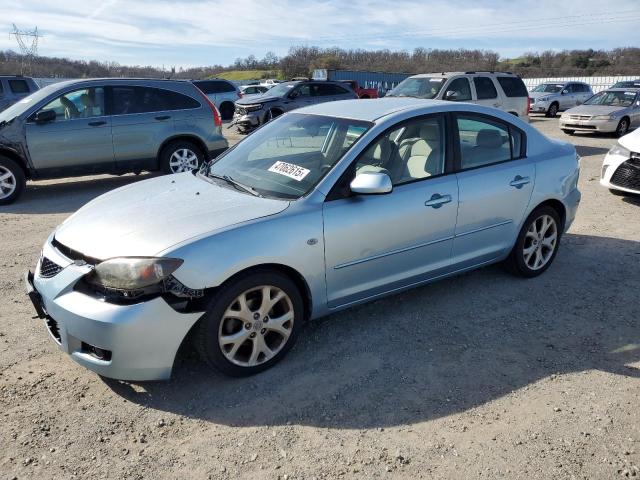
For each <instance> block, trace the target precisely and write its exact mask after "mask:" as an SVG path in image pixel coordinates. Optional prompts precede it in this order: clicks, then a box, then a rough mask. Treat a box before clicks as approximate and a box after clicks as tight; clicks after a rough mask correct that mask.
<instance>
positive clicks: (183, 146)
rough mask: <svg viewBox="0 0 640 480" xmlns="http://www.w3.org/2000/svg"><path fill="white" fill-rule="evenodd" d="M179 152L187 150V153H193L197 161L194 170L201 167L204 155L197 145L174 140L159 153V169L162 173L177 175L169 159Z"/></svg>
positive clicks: (187, 141) (186, 141)
mask: <svg viewBox="0 0 640 480" xmlns="http://www.w3.org/2000/svg"><path fill="white" fill-rule="evenodd" d="M181 150H187V151H189V152H193V154H194V155H195V157H196V159H197V166H195V167H194V169H195V168H199V167H200V166H201V165H202V162H204V161H205V155H204V153H203V152H202V150H201V149H200V147H198V145H196V144H195V143H193V142H190V141H189V140H175V141H173V142H170V143H169V144H168V145H166V146H165V147H164V148H163V149H162V152H161V153H160V169H161V170H162V171H163V172H164V173H178V171H174V170H175V167H172V165H171V161H172V159H171V157H172V156H173V154H174V153H176V152H180V151H181ZM188 170H189V169H187V170H180V171H185V172H186V171H188Z"/></svg>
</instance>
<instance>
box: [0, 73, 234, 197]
mask: <svg viewBox="0 0 640 480" xmlns="http://www.w3.org/2000/svg"><path fill="white" fill-rule="evenodd" d="M221 125H222V120H221V119H220V114H219V113H218V110H217V109H216V107H215V106H214V105H213V103H211V101H210V100H209V99H208V98H207V97H206V96H205V95H204V94H203V93H202V92H201V91H200V90H198V89H197V88H196V87H195V86H194V85H193V84H192V83H191V82H188V81H180V80H149V79H139V80H138V79H113V78H111V79H92V80H74V81H69V82H61V83H56V84H53V85H50V86H48V87H44V88H43V89H41V90H38V91H37V92H36V93H34V94H32V95H30V96H28V97H25V98H23V99H22V100H20V101H19V102H18V103H15V104H14V105H12V106H11V107H9V108H8V109H6V110H5V111H3V112H0V204H7V203H11V202H12V201H14V200H15V199H16V198H17V197H18V196H19V195H20V193H21V192H22V190H23V189H24V185H25V180H26V179H41V178H55V177H69V176H78V175H88V174H98V173H117V174H120V173H126V172H140V171H142V170H162V171H164V172H166V173H177V172H183V171H187V170H192V169H196V168H198V167H199V166H200V165H201V164H202V162H203V161H205V160H207V159H209V158H210V157H214V156H216V155H217V154H218V153H220V152H222V151H224V150H225V149H226V148H227V147H228V143H227V140H226V139H225V138H224V137H223V136H222V129H221Z"/></svg>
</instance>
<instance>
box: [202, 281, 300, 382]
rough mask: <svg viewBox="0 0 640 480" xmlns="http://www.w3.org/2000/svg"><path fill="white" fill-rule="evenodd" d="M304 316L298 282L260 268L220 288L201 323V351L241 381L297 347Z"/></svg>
mask: <svg viewBox="0 0 640 480" xmlns="http://www.w3.org/2000/svg"><path fill="white" fill-rule="evenodd" d="M303 316H304V304H303V300H302V296H301V294H300V291H299V290H298V287H297V286H296V284H295V283H294V282H293V281H292V280H291V279H290V278H289V277H287V276H286V275H284V274H283V273H281V272H279V271H271V270H257V271H252V272H248V273H246V274H243V275H241V276H239V277H238V278H235V279H232V280H230V281H229V282H227V284H225V285H223V286H222V287H220V289H219V290H218V291H217V292H216V294H215V296H214V297H213V298H212V299H211V302H210V304H209V308H207V312H206V313H205V314H204V316H203V317H202V319H201V320H200V324H199V326H198V330H197V331H196V335H195V337H194V341H195V346H196V349H197V350H198V351H199V353H200V356H201V357H202V358H203V360H205V361H206V362H207V363H208V364H209V365H211V366H213V367H214V368H216V369H217V370H220V371H221V372H223V373H226V374H227V375H231V376H235V377H240V376H247V375H252V374H254V373H258V372H261V371H263V370H265V369H267V368H269V367H271V366H272V365H274V364H275V363H276V362H278V361H279V360H280V359H281V358H282V357H283V356H284V355H285V354H286V353H287V351H288V350H289V349H290V348H291V347H292V346H293V344H294V343H295V340H296V338H297V334H298V331H299V330H300V326H301V324H302V319H303Z"/></svg>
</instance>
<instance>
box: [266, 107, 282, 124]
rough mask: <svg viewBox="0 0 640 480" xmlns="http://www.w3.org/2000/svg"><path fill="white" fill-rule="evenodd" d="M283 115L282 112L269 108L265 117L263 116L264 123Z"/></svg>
mask: <svg viewBox="0 0 640 480" xmlns="http://www.w3.org/2000/svg"><path fill="white" fill-rule="evenodd" d="M283 113H284V112H283V111H282V110H280V109H279V108H270V109H269V111H268V112H267V115H266V116H265V119H264V123H267V122H269V121H270V120H273V119H274V118H276V117H279V116H280V115H282V114H283Z"/></svg>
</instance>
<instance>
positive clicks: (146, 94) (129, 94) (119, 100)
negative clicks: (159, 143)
mask: <svg viewBox="0 0 640 480" xmlns="http://www.w3.org/2000/svg"><path fill="white" fill-rule="evenodd" d="M112 92H113V100H112V102H113V108H112V114H113V115H127V114H131V113H149V112H161V111H165V110H186V109H190V108H199V107H200V103H199V102H198V101H197V100H195V99H193V98H191V97H188V96H187V95H183V94H181V93H178V92H173V91H171V90H164V89H160V88H150V87H113V89H112Z"/></svg>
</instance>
